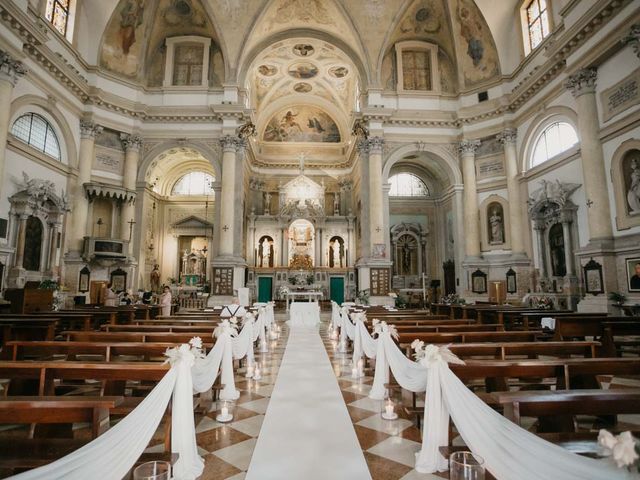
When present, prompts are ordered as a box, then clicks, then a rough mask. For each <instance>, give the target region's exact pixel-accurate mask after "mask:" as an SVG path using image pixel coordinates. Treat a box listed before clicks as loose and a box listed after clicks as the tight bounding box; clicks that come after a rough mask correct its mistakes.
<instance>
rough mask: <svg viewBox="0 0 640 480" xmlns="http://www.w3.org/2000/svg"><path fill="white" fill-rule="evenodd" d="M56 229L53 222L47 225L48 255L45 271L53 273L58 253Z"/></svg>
mask: <svg viewBox="0 0 640 480" xmlns="http://www.w3.org/2000/svg"><path fill="white" fill-rule="evenodd" d="M58 228H59V225H58V224H57V223H55V222H52V223H50V224H49V255H48V258H47V270H48V271H49V272H51V273H53V269H54V268H55V266H56V253H57V251H58Z"/></svg>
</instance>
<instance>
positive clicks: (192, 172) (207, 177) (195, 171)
mask: <svg viewBox="0 0 640 480" xmlns="http://www.w3.org/2000/svg"><path fill="white" fill-rule="evenodd" d="M172 173H173V172H172ZM195 174H202V182H203V184H202V187H203V190H202V192H203V193H192V191H191V186H192V185H191V183H192V181H193V177H194V176H195ZM187 177H191V178H189V181H190V182H189V183H190V185H189V191H188V192H187V193H176V191H175V190H176V186H177V185H178V183H179V182H182V181H185V180H187ZM196 180H197V179H196ZM207 181H209V186H208V187H207V186H206V185H205V183H206V182H207ZM213 182H215V178H213V175H211V174H210V173H209V172H206V171H204V170H198V169H193V170H192V169H190V170H189V171H188V172H187V173H185V174H182V175H180V176H178V178H177V179H176V180H175V181H174V182H172V184H171V188H169V189H168V192H170V195H183V196H193V195H213V187H212V185H213ZM209 190H210V192H209Z"/></svg>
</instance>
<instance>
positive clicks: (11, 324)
mask: <svg viewBox="0 0 640 480" xmlns="http://www.w3.org/2000/svg"><path fill="white" fill-rule="evenodd" d="M57 324H58V318H50V317H39V318H33V317H32V318H1V319H0V335H1V336H0V346H2V345H4V344H5V343H6V342H8V341H10V340H23V339H27V340H30V339H36V340H53V339H54V336H55V331H56V326H57Z"/></svg>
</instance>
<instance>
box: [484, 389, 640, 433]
mask: <svg viewBox="0 0 640 480" xmlns="http://www.w3.org/2000/svg"><path fill="white" fill-rule="evenodd" d="M493 397H494V398H495V399H496V401H497V402H498V403H499V404H501V405H502V406H503V407H504V415H505V416H506V417H507V418H508V419H510V420H511V421H513V422H514V423H516V424H517V425H520V423H521V419H522V417H525V416H526V417H538V419H539V426H538V430H539V431H541V432H554V431H557V432H562V431H569V432H573V431H575V428H576V426H575V421H574V417H575V415H594V416H598V415H618V414H637V413H640V389H630V388H629V389H627V388H625V389H621V390H550V391H518V392H499V393H494V394H493Z"/></svg>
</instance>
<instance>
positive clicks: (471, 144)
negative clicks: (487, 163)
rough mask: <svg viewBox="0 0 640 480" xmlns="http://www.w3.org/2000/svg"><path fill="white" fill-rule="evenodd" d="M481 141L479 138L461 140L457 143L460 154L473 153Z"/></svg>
mask: <svg viewBox="0 0 640 480" xmlns="http://www.w3.org/2000/svg"><path fill="white" fill-rule="evenodd" d="M481 143H482V142H481V141H480V140H462V141H461V142H460V143H459V144H458V151H459V152H460V155H475V154H476V150H477V149H478V147H479V146H480V144H481Z"/></svg>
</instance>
